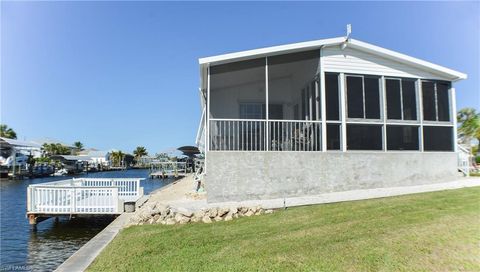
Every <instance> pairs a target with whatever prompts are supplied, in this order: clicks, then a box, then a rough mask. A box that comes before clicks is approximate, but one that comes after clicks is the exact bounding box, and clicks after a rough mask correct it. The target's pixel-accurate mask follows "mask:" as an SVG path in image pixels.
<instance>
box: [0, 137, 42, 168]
mask: <svg viewBox="0 0 480 272" xmlns="http://www.w3.org/2000/svg"><path fill="white" fill-rule="evenodd" d="M30 155H31V156H32V157H34V158H38V157H40V156H41V155H42V150H41V146H40V145H38V144H37V143H34V142H30V141H20V140H14V139H9V138H4V137H0V165H2V166H8V167H11V166H12V165H13V164H16V165H26V163H27V156H30ZM14 162H15V163H14Z"/></svg>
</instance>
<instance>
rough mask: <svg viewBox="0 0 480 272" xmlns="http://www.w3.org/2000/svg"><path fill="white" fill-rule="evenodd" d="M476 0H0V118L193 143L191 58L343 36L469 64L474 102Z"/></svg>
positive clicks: (46, 131)
mask: <svg viewBox="0 0 480 272" xmlns="http://www.w3.org/2000/svg"><path fill="white" fill-rule="evenodd" d="M479 17H480V4H479V3H478V2H448V3H447V2H440V3H432V2H418V3H417V2H408V3H391V2H390V3H379V2H364V3H362V2H360V3H358V2H356V3H354V2H332V3H330V2H301V3H293V2H282V3H277V2H248V3H231V2H230V3H219V2H195V3H193V2H190V3H186V2H184V3H168V2H141V3H133V2H83V3H79V2H77V3H72V2H40V3H33V2H4V1H2V2H1V83H0V84H1V122H2V123H6V124H7V125H9V126H11V127H13V128H14V129H15V130H16V131H17V134H18V136H19V139H27V140H29V139H36V138H44V137H52V138H55V139H59V140H61V141H63V142H67V143H73V142H74V141H77V140H79V141H81V142H83V143H84V144H85V145H86V146H88V147H96V148H99V149H110V148H117V149H122V150H124V151H126V152H131V151H132V150H133V149H134V148H135V147H136V146H138V145H143V146H145V147H147V149H148V151H149V152H150V153H155V152H159V151H162V150H164V149H167V148H171V147H178V146H180V145H186V144H194V139H195V135H196V130H197V126H198V121H199V118H200V104H199V97H198V86H199V69H198V58H199V57H205V56H210V55H217V54H222V53H227V52H232V51H238V50H247V49H254V48H258V47H265V46H272V45H279V44H285V43H292V42H300V41H307V40H315V39H322V38H329V37H337V36H342V35H344V33H345V25H346V24H347V23H351V24H352V25H353V35H352V37H354V38H356V39H359V40H362V41H365V42H368V43H373V44H375V45H378V46H382V47H385V48H388V49H392V50H395V51H398V52H401V53H405V54H408V55H411V56H414V57H417V58H420V59H424V60H427V61H431V62H433V63H436V64H440V65H442V66H446V67H449V68H452V69H455V70H458V71H461V72H464V73H467V74H468V77H469V78H468V79H467V80H465V81H463V82H459V83H457V84H456V85H455V87H456V89H457V95H458V96H457V107H458V108H462V107H467V106H469V107H475V108H477V109H480V97H479V92H480V90H479V80H480V79H479V74H480V71H479V67H480V55H479V48H480V37H479V33H480V32H479V29H480V19H479Z"/></svg>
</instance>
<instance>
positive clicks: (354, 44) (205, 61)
mask: <svg viewBox="0 0 480 272" xmlns="http://www.w3.org/2000/svg"><path fill="white" fill-rule="evenodd" d="M343 43H346V45H347V46H348V47H351V48H354V49H358V50H361V51H365V52H368V53H370V54H374V55H379V56H381V57H384V58H387V59H392V60H395V61H398V62H401V63H405V64H407V65H410V66H413V67H416V68H419V69H422V70H426V71H431V72H434V73H437V74H441V75H444V76H447V77H448V78H453V81H457V80H461V79H466V78H467V75H466V74H464V73H461V72H458V71H455V70H452V69H449V68H446V67H443V66H440V65H437V64H434V63H431V62H427V61H424V60H421V59H417V58H414V57H410V56H408V55H405V54H402V53H398V52H395V51H392V50H389V49H385V48H382V47H379V46H376V45H373V44H369V43H366V42H362V41H359V40H355V39H349V40H348V41H347V40H346V39H345V37H336V38H330V39H323V40H315V41H308V42H300V43H292V44H287V45H280V46H272V47H265V48H260V49H254V50H247V51H240V52H235V53H229V54H223V55H217V56H212V57H206V58H200V59H199V60H198V61H199V64H200V67H201V69H203V68H205V67H207V66H208V65H218V64H223V63H230V62H236V61H241V60H246V59H252V58H258V57H266V56H273V55H280V54H286V53H293V52H299V51H305V50H311V49H315V48H320V47H322V46H334V45H341V44H343Z"/></svg>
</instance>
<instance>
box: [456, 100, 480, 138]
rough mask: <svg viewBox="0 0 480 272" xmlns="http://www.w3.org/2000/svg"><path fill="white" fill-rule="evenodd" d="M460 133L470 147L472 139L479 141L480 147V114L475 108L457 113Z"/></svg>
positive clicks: (464, 109)
mask: <svg viewBox="0 0 480 272" xmlns="http://www.w3.org/2000/svg"><path fill="white" fill-rule="evenodd" d="M457 121H458V124H459V127H458V132H459V134H460V136H461V137H463V138H464V141H465V142H466V143H468V145H469V146H470V142H471V140H472V139H477V140H478V141H479V142H478V145H479V147H480V113H477V112H476V110H475V109H474V108H463V109H461V110H460V111H459V112H458V113H457Z"/></svg>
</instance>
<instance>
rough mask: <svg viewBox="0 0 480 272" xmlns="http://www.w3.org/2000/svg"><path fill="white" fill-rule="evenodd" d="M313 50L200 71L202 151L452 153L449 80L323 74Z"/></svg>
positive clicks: (317, 55)
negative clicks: (203, 76) (203, 80)
mask: <svg viewBox="0 0 480 272" xmlns="http://www.w3.org/2000/svg"><path fill="white" fill-rule="evenodd" d="M321 67H322V65H321V60H320V50H311V51H304V52H299V53H290V54H284V55H276V56H268V57H263V58H258V59H251V60H243V61H237V62H233V63H227V64H220V65H215V66H211V67H209V69H208V76H209V80H208V82H209V86H208V90H209V92H207V93H208V94H207V95H208V98H207V101H209V102H208V103H207V104H208V107H207V112H209V114H208V118H207V123H208V128H207V135H208V136H207V139H208V144H207V148H208V151H330V150H332V151H347V150H371V151H390V150H391V151H453V150H454V129H453V126H454V125H453V119H452V116H453V114H452V112H453V107H452V102H451V97H452V93H451V92H452V90H451V86H450V83H449V82H444V81H436V80H425V79H418V78H400V77H390V76H388V77H387V76H383V75H375V74H368V75H366V74H351V73H343V72H325V71H322V69H321Z"/></svg>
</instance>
